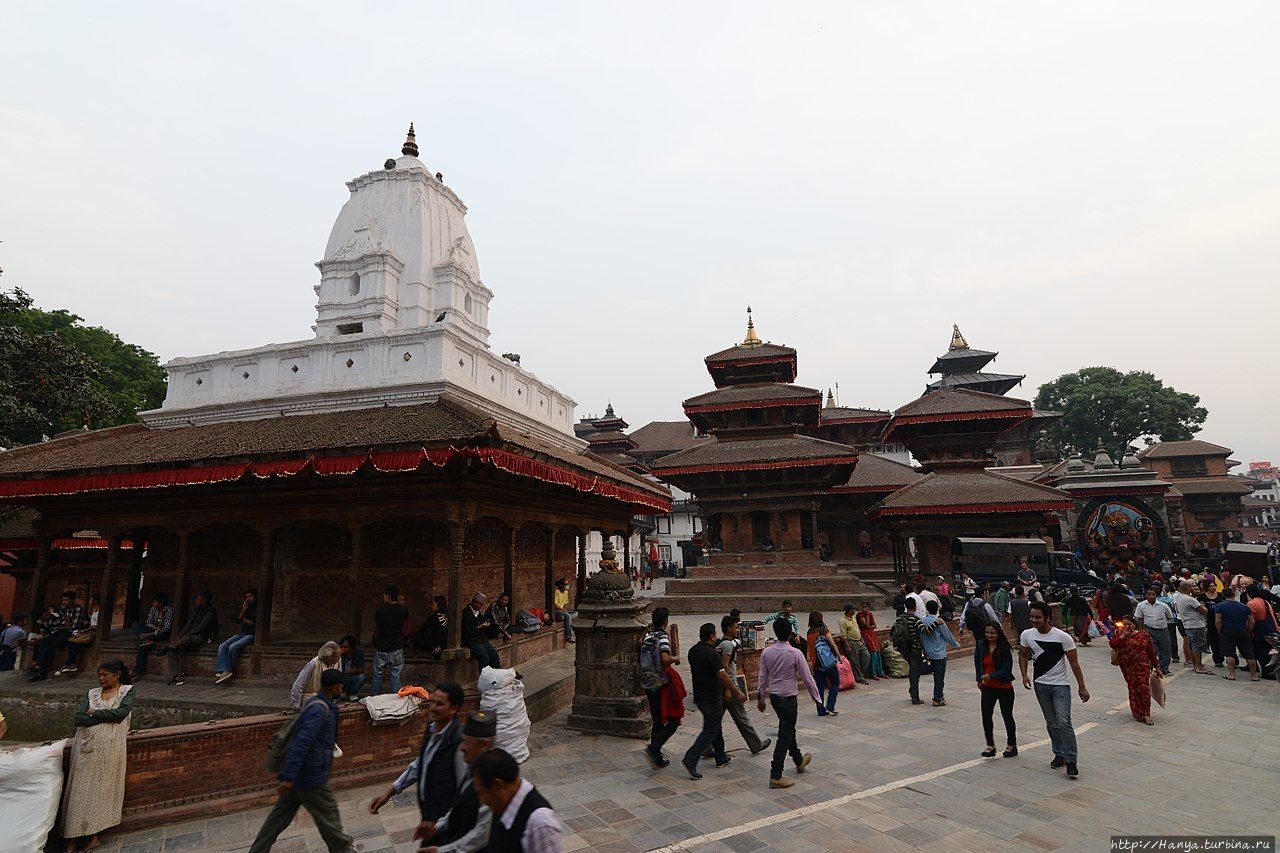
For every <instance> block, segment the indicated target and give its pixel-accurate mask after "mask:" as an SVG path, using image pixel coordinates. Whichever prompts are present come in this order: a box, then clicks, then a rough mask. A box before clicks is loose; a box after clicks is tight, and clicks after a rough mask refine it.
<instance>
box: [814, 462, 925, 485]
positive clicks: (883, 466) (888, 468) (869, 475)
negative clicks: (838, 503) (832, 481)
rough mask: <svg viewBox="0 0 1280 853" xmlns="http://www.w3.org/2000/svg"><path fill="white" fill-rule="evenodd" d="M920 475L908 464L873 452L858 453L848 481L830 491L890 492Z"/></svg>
mask: <svg viewBox="0 0 1280 853" xmlns="http://www.w3.org/2000/svg"><path fill="white" fill-rule="evenodd" d="M921 476H922V475H921V474H920V472H919V471H917V470H916V469H914V468H912V467H911V466H910V465H903V464H902V463H901V462H895V461H893V460H892V459H886V458H885V457H883V456H877V455H875V454H874V453H859V454H858V467H857V468H854V469H853V473H852V474H850V475H849V481H848V482H847V483H845V484H844V485H843V486H837V487H835V488H834V489H832V490H831V491H835V492H842V491H850V492H876V491H878V492H892V491H896V490H898V489H900V488H902V487H903V486H909V485H911V484H912V483H914V482H915V481H917V480H919V479H920V477H921Z"/></svg>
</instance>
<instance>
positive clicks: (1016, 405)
mask: <svg viewBox="0 0 1280 853" xmlns="http://www.w3.org/2000/svg"><path fill="white" fill-rule="evenodd" d="M1005 411H1009V412H1015V411H1026V412H1028V413H1029V412H1030V411H1031V403H1030V402H1028V401H1027V400H1019V399H1016V398H1014V397H1001V396H1000V395H999V394H986V393H983V392H982V391H970V390H968V389H967V388H942V389H939V390H937V391H930V392H929V393H928V394H925V395H924V396H923V397H920V398H919V399H917V400H912V401H911V402H910V403H907V404H906V405H905V406H903V407H902V408H900V409H898V410H897V411H896V412H894V413H893V414H894V417H899V418H901V417H920V416H925V415H947V414H959V413H967V412H1005Z"/></svg>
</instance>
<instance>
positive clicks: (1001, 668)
mask: <svg viewBox="0 0 1280 853" xmlns="http://www.w3.org/2000/svg"><path fill="white" fill-rule="evenodd" d="M973 665H974V669H975V670H976V672H977V677H978V690H979V691H981V693H982V733H983V734H984V735H985V736H986V738H987V748H986V749H984V750H983V751H982V757H983V758H992V757H994V756H995V754H996V739H995V720H994V719H993V714H994V712H995V709H996V705H997V704H998V705H999V706H1000V716H1001V717H1002V718H1003V719H1004V736H1005V744H1006V745H1005V748H1004V753H1003V754H1004V757H1005V758H1013V757H1014V756H1015V755H1017V754H1018V729H1017V726H1016V725H1015V724H1014V722H1013V696H1014V692H1013V648H1012V647H1011V646H1010V645H1009V638H1008V637H1006V636H1005V635H1004V629H1003V628H1001V627H1000V623H999V622H988V623H987V626H986V627H985V628H984V629H983V631H982V637H981V638H980V639H979V640H978V642H977V643H975V644H974V648H973Z"/></svg>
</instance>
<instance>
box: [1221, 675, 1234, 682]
mask: <svg viewBox="0 0 1280 853" xmlns="http://www.w3.org/2000/svg"><path fill="white" fill-rule="evenodd" d="M1222 677H1223V678H1225V679H1226V680H1227V681H1235V680H1236V677H1235V676H1234V675H1224V676H1222Z"/></svg>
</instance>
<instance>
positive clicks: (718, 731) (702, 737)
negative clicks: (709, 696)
mask: <svg viewBox="0 0 1280 853" xmlns="http://www.w3.org/2000/svg"><path fill="white" fill-rule="evenodd" d="M697 704H698V710H699V711H701V712H702V731H700V732H698V737H697V738H696V739H695V740H694V741H693V746H691V747H689V751H688V752H686V753H685V754H684V763H685V766H686V767H697V766H698V758H699V757H700V756H701V755H702V751H703V750H704V749H706V748H707V747H708V746H710V747H711V749H712V750H714V752H715V757H716V764H724V763H725V762H726V761H727V760H728V759H729V756H727V755H725V753H724V729H723V728H722V727H721V724H722V723H723V722H724V700H722V699H720V698H719V697H717V698H716V699H715V701H712V702H706V701H703V702H698V703H697Z"/></svg>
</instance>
